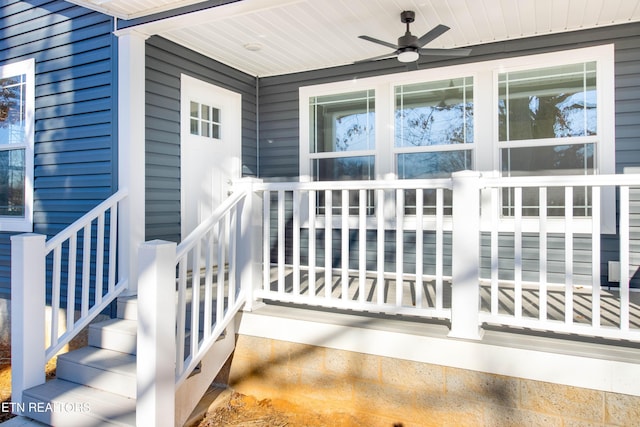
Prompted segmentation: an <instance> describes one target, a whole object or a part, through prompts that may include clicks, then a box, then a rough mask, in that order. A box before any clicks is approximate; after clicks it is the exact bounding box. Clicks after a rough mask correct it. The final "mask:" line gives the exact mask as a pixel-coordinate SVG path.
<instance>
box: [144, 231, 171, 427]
mask: <svg viewBox="0 0 640 427" xmlns="http://www.w3.org/2000/svg"><path fill="white" fill-rule="evenodd" d="M138 261H139V266H140V270H139V275H138V280H139V281H138V338H137V362H136V363H137V368H136V370H137V402H136V425H138V426H140V427H143V426H156V427H162V426H167V427H169V426H173V425H174V417H175V389H176V387H175V384H176V321H175V318H176V281H175V272H176V269H175V266H176V244H175V243H174V242H164V241H160V240H154V241H151V242H146V243H144V244H142V246H141V247H140V251H139V258H138Z"/></svg>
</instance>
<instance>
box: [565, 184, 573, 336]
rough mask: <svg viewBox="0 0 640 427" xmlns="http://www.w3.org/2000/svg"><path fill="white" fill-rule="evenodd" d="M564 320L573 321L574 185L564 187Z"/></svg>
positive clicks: (568, 323)
mask: <svg viewBox="0 0 640 427" xmlns="http://www.w3.org/2000/svg"><path fill="white" fill-rule="evenodd" d="M564 205H565V207H564V227H565V228H564V271H565V279H564V284H565V286H564V289H565V292H564V322H565V324H567V325H571V324H572V323H573V187H569V186H567V187H565V189H564Z"/></svg>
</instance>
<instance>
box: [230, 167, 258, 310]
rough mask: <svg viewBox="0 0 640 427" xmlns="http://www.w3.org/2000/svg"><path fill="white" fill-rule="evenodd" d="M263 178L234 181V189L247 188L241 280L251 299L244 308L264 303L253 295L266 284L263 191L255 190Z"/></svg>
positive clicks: (240, 253)
mask: <svg viewBox="0 0 640 427" xmlns="http://www.w3.org/2000/svg"><path fill="white" fill-rule="evenodd" d="M259 182H262V180H259V179H256V178H242V179H240V180H238V181H236V182H235V183H234V185H233V190H234V191H246V192H247V193H248V194H247V197H246V199H245V200H244V202H243V205H242V211H241V212H240V216H239V221H238V222H237V226H238V228H239V229H238V234H237V236H238V247H237V251H238V257H237V261H238V269H237V273H238V276H239V283H240V286H241V287H242V292H244V293H245V296H246V298H247V301H246V303H245V305H244V310H246V311H252V310H254V309H255V308H256V307H257V306H261V305H262V304H261V302H260V301H255V300H254V297H253V291H254V289H261V288H262V280H263V279H262V226H263V225H262V203H263V202H262V197H263V196H262V193H260V194H257V193H256V192H254V191H253V184H254V183H259Z"/></svg>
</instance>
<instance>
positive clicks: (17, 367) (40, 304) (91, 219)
mask: <svg viewBox="0 0 640 427" xmlns="http://www.w3.org/2000/svg"><path fill="white" fill-rule="evenodd" d="M126 197H127V193H126V191H122V190H121V191H118V192H117V193H115V194H113V195H112V196H111V197H109V198H108V199H106V200H105V201H104V202H102V203H100V204H99V205H98V206H96V207H95V208H93V209H92V210H91V211H89V212H88V213H86V214H85V215H83V216H82V217H81V218H79V219H78V220H77V221H75V222H74V223H73V224H71V225H70V226H69V227H67V228H66V229H64V230H63V231H62V232H60V233H59V234H57V235H56V236H55V237H53V238H51V239H50V240H48V241H46V242H45V236H43V235H38V234H22V235H16V236H13V237H12V238H11V299H12V306H13V307H15V309H14V310H12V311H11V316H12V317H11V327H12V332H11V340H12V362H11V363H12V392H13V393H12V395H13V399H14V401H16V402H17V401H21V400H22V391H23V390H25V389H27V388H29V387H33V386H35V385H38V384H42V383H44V380H45V377H44V365H45V362H46V361H47V360H49V359H51V358H52V357H53V356H55V354H56V353H58V352H59V351H60V350H61V349H62V348H63V347H64V346H65V345H66V344H68V343H69V341H71V339H72V338H73V337H75V336H76V335H77V334H78V333H79V332H80V331H81V330H82V329H83V328H84V327H86V326H87V325H88V324H89V323H90V322H91V321H92V320H93V319H94V318H95V317H96V316H97V315H98V314H99V313H100V312H101V311H102V310H104V309H105V308H106V307H107V306H108V305H109V304H110V303H111V302H112V301H113V300H114V299H115V298H116V297H117V296H118V295H119V294H120V293H121V292H122V291H123V290H124V289H126V287H127V283H122V282H121V283H116V271H115V267H116V252H117V249H116V248H117V240H118V239H117V236H118V207H119V205H120V203H121V202H122V201H123V200H124V199H125V198H126ZM78 291H79V293H78V294H77V293H76V292H78ZM46 295H51V300H50V302H47V301H46V299H47V298H46ZM78 301H79V303H80V304H79V307H78V304H77V303H78ZM47 306H50V307H51V310H50V311H49V310H46V307H47ZM76 308H79V310H76ZM78 313H79V316H78ZM45 325H48V331H47V334H46V335H47V336H45ZM47 338H48V339H47ZM47 341H48V344H45V342H47ZM45 347H46V348H45Z"/></svg>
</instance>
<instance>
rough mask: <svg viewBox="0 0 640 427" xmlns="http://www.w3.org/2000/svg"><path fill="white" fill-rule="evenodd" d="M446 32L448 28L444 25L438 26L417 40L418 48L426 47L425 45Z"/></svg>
mask: <svg viewBox="0 0 640 427" xmlns="http://www.w3.org/2000/svg"><path fill="white" fill-rule="evenodd" d="M447 31H449V27H447V26H446V25H442V24H440V25H437V26H435V27H433V28H432V29H431V31H429V32H428V33H426V34H425V35H424V36H422V37H420V38H419V39H418V47H422V46H424V45H426V44H427V43H429V42H431V41H433V40H435V39H436V38H438V37H440V36H441V35H442V34H444V33H446V32H447Z"/></svg>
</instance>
